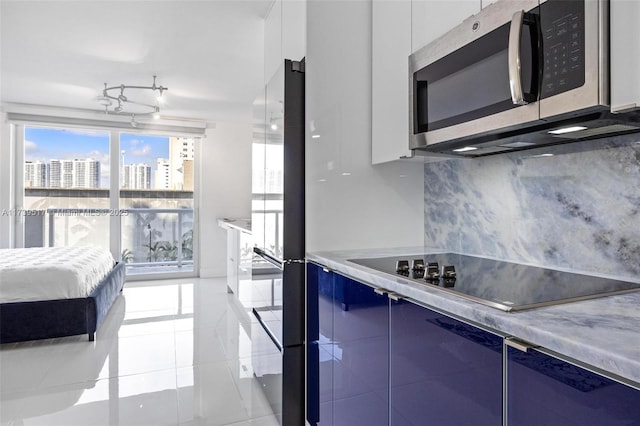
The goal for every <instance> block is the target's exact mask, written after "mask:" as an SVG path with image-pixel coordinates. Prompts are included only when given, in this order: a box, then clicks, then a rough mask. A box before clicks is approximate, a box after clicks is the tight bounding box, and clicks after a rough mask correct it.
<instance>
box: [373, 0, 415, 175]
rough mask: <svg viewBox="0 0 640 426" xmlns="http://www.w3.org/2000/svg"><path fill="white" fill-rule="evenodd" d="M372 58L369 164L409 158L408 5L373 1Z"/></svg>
mask: <svg viewBox="0 0 640 426" xmlns="http://www.w3.org/2000/svg"><path fill="white" fill-rule="evenodd" d="M372 19H373V21H372V35H371V36H372V55H371V88H372V91H371V105H372V108H371V122H372V124H371V162H372V164H379V163H384V162H387V161H393V160H397V159H399V158H403V157H409V156H411V151H410V150H409V143H408V140H409V133H408V132H409V130H408V129H409V80H408V76H409V55H410V54H411V25H408V24H409V23H410V22H411V1H410V0H404V1H403V0H396V1H388V0H387V1H381V0H374V1H373V14H372Z"/></svg>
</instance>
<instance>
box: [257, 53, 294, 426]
mask: <svg viewBox="0 0 640 426" xmlns="http://www.w3.org/2000/svg"><path fill="white" fill-rule="evenodd" d="M304 133H305V132H304V60H302V61H291V60H285V61H284V63H283V64H282V65H281V66H280V68H279V69H278V71H277V72H276V73H275V75H274V76H273V78H272V79H271V80H270V81H269V83H268V84H267V85H266V87H265V92H264V95H262V94H261V95H260V96H259V97H258V99H257V100H256V102H255V103H254V145H253V170H254V176H253V201H252V202H253V205H252V223H251V226H252V231H253V234H254V244H255V248H254V252H255V253H256V258H255V259H256V260H255V261H254V268H253V269H254V276H253V281H252V282H253V283H254V284H253V295H254V297H253V298H252V300H253V301H254V306H253V307H252V317H253V324H252V329H251V340H252V365H253V370H254V374H255V376H256V378H257V379H258V380H259V381H260V383H261V385H262V388H263V390H264V391H265V394H266V396H267V398H268V400H269V402H270V403H271V405H272V407H273V408H274V412H276V414H277V415H278V417H279V420H280V422H281V424H283V425H302V424H304V419H305V306H306V299H305V261H304V256H305V239H304V232H305V223H304V217H305V212H304V174H305V173H304V163H305V158H304V144H305V141H304ZM261 272H263V273H262V274H260V273H261Z"/></svg>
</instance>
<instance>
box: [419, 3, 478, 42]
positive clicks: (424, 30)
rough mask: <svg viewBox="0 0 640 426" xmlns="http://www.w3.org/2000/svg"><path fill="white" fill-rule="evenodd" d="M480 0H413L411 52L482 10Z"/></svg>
mask: <svg viewBox="0 0 640 426" xmlns="http://www.w3.org/2000/svg"><path fill="white" fill-rule="evenodd" d="M480 7H481V3H480V0H412V2H411V8H412V14H411V19H412V21H411V29H412V30H411V52H415V51H416V50H419V49H420V48H422V47H424V46H426V45H427V44H429V43H431V42H432V41H433V40H435V39H437V38H438V37H440V36H441V35H443V34H444V33H446V32H447V31H449V30H451V29H452V28H454V27H455V26H456V25H458V24H460V23H461V22H462V21H464V20H465V19H466V18H468V17H469V16H471V15H474V14H476V13H478V12H480Z"/></svg>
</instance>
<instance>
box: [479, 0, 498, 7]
mask: <svg viewBox="0 0 640 426" xmlns="http://www.w3.org/2000/svg"><path fill="white" fill-rule="evenodd" d="M497 1H498V0H481V1H480V3H481V6H482V8H483V9H484V8H485V7H487V6H489V5H490V4H491V3H495V2H497Z"/></svg>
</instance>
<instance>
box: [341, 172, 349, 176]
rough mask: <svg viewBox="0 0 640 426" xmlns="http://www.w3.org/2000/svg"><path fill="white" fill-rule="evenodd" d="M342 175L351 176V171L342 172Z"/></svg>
mask: <svg viewBox="0 0 640 426" xmlns="http://www.w3.org/2000/svg"><path fill="white" fill-rule="evenodd" d="M342 176H351V173H349V172H344V173H343V174H342Z"/></svg>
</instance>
